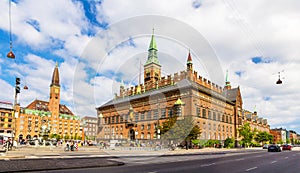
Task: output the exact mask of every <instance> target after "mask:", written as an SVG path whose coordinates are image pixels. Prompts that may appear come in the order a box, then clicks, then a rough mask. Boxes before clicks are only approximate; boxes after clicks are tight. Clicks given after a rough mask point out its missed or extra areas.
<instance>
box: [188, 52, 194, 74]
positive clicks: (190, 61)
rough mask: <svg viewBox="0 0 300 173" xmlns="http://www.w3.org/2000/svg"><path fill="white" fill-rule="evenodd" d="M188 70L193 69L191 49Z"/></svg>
mask: <svg viewBox="0 0 300 173" xmlns="http://www.w3.org/2000/svg"><path fill="white" fill-rule="evenodd" d="M186 66H187V70H188V71H193V61H192V56H191V51H190V50H189V55H188V58H187V62H186Z"/></svg>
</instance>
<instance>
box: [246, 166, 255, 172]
mask: <svg viewBox="0 0 300 173" xmlns="http://www.w3.org/2000/svg"><path fill="white" fill-rule="evenodd" d="M256 168H257V167H256V166H255V167H252V168H249V169H246V172H248V171H251V170H253V169H256Z"/></svg>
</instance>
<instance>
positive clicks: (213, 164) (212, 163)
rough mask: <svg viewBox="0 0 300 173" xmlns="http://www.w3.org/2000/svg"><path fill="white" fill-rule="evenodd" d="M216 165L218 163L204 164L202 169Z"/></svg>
mask: <svg viewBox="0 0 300 173" xmlns="http://www.w3.org/2000/svg"><path fill="white" fill-rule="evenodd" d="M214 164H216V163H210V164H204V165H201V166H200V167H206V166H211V165H214Z"/></svg>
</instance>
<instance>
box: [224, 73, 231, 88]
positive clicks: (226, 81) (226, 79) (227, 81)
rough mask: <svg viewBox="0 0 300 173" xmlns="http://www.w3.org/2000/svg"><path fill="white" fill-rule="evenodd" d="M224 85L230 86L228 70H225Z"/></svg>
mask: <svg viewBox="0 0 300 173" xmlns="http://www.w3.org/2000/svg"><path fill="white" fill-rule="evenodd" d="M225 84H226V86H230V82H229V78H228V70H226V78H225Z"/></svg>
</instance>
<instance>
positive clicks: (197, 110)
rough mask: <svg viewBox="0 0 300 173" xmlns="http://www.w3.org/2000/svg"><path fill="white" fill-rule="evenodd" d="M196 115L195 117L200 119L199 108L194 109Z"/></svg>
mask: <svg viewBox="0 0 300 173" xmlns="http://www.w3.org/2000/svg"><path fill="white" fill-rule="evenodd" d="M196 115H197V117H200V108H199V107H197V108H196Z"/></svg>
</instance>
